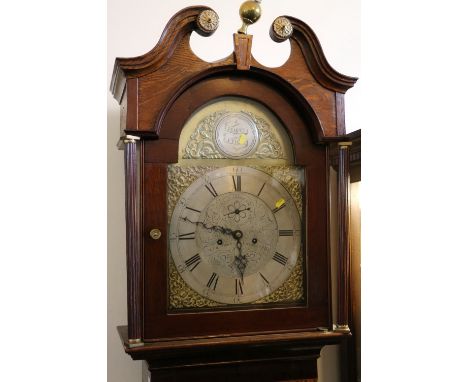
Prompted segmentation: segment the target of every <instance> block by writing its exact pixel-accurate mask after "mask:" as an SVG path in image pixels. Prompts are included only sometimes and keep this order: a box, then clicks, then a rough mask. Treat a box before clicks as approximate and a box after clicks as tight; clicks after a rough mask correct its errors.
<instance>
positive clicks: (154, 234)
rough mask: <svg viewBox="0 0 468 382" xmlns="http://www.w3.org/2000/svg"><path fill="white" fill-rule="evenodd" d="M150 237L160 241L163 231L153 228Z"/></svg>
mask: <svg viewBox="0 0 468 382" xmlns="http://www.w3.org/2000/svg"><path fill="white" fill-rule="evenodd" d="M150 236H151V238H152V239H153V240H158V239H159V238H160V237H161V231H160V230H159V229H157V228H153V229H152V230H151V231H150Z"/></svg>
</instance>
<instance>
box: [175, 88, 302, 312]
mask: <svg viewBox="0 0 468 382" xmlns="http://www.w3.org/2000/svg"><path fill="white" fill-rule="evenodd" d="M179 146H180V147H179V162H178V163H177V164H176V165H172V166H170V167H169V176H168V190H169V194H168V211H169V219H170V225H169V247H170V248H169V252H170V255H171V256H170V259H169V261H168V262H169V306H170V308H171V309H183V308H203V307H222V308H224V309H228V308H229V309H231V308H241V307H243V308H248V307H249V305H252V304H270V306H272V305H274V304H275V303H276V304H278V303H280V304H288V303H289V304H291V303H292V304H298V303H303V302H304V281H305V279H304V262H303V257H302V251H301V249H302V223H301V217H300V216H301V215H302V189H303V171H302V169H301V168H300V167H298V166H294V165H293V163H292V160H293V157H292V147H291V143H290V140H289V137H288V136H287V133H286V130H285V129H284V127H283V126H282V125H281V122H280V121H279V120H278V119H277V118H276V117H275V115H274V114H273V113H272V112H271V111H269V110H268V109H267V108H265V107H264V106H262V105H260V104H259V103H256V102H254V101H251V100H248V99H244V98H240V97H221V98H219V99H217V100H214V101H212V102H210V103H209V104H208V105H206V106H202V107H201V109H199V110H198V111H197V112H195V113H194V115H192V116H191V117H190V119H189V120H188V121H187V123H186V124H185V126H184V128H183V130H182V133H181V140H180V143H179ZM174 203H175V205H174ZM181 279H182V280H181Z"/></svg>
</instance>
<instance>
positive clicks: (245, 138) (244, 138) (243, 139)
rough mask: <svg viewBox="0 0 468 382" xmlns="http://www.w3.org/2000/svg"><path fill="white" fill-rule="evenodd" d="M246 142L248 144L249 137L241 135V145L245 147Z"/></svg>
mask: <svg viewBox="0 0 468 382" xmlns="http://www.w3.org/2000/svg"><path fill="white" fill-rule="evenodd" d="M245 142H247V135H245V134H241V135H240V137H239V144H240V145H243V144H244V143H245Z"/></svg>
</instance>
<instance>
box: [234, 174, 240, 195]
mask: <svg viewBox="0 0 468 382" xmlns="http://www.w3.org/2000/svg"><path fill="white" fill-rule="evenodd" d="M236 179H237V180H236ZM232 182H233V183H234V191H240V190H241V176H240V175H236V178H234V175H233V176H232Z"/></svg>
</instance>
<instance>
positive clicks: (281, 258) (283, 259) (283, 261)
mask: <svg viewBox="0 0 468 382" xmlns="http://www.w3.org/2000/svg"><path fill="white" fill-rule="evenodd" d="M273 260H275V261H276V262H277V263H279V264H281V265H286V263H287V262H288V258H287V257H284V256H283V255H282V254H281V253H278V252H275V254H274V255H273Z"/></svg>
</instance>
